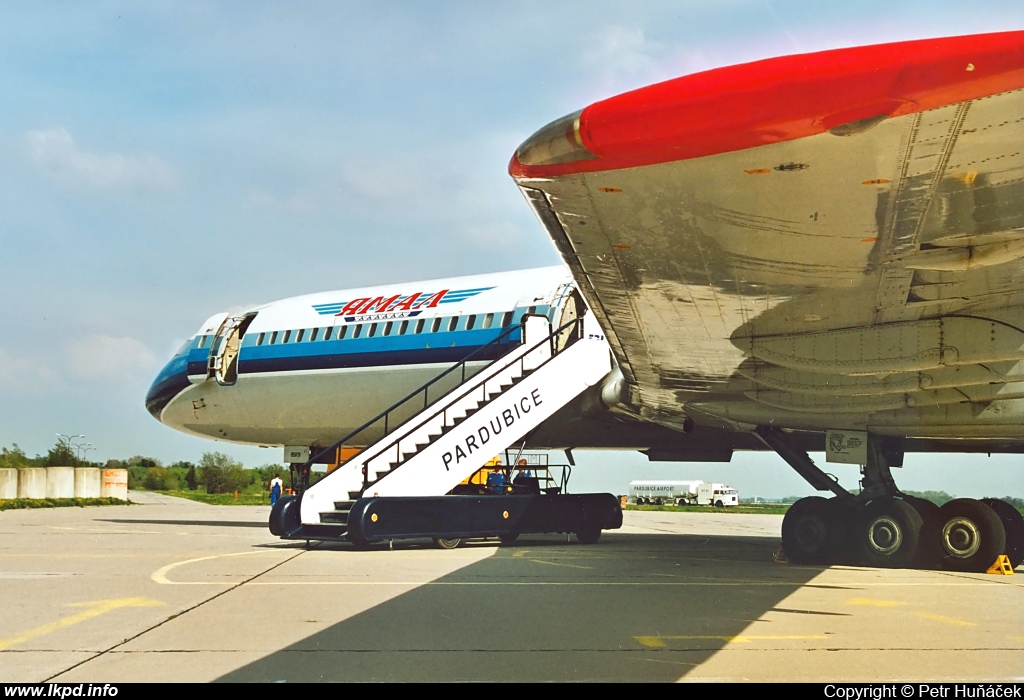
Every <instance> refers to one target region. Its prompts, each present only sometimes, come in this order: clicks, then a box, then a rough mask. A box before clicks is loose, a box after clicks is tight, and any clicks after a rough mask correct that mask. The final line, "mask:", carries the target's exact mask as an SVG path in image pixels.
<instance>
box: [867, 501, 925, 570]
mask: <svg viewBox="0 0 1024 700" xmlns="http://www.w3.org/2000/svg"><path fill="white" fill-rule="evenodd" d="M921 525H922V521H921V516H920V515H918V514H917V511H916V510H915V509H914V507H913V506H912V505H910V504H909V503H907V502H906V501H901V500H899V499H896V498H891V497H888V496H886V497H884V498H876V499H875V500H873V501H871V502H870V503H868V504H867V505H866V506H865V507H864V509H863V510H862V511H861V513H860V517H859V518H858V519H857V526H856V527H857V529H856V531H855V533H856V539H855V545H856V547H855V552H856V553H857V554H859V555H860V562H861V563H862V564H864V565H866V566H881V567H886V568H891V569H892V568H900V567H908V566H911V565H912V564H913V563H914V557H915V556H916V555H917V543H918V542H919V541H920V539H921Z"/></svg>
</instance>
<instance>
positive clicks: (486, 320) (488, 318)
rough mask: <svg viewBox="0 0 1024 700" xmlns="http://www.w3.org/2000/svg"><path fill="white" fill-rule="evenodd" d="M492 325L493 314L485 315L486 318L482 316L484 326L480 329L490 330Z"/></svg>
mask: <svg viewBox="0 0 1024 700" xmlns="http://www.w3.org/2000/svg"><path fill="white" fill-rule="evenodd" d="M493 323H494V314H487V315H486V316H484V325H483V326H481V328H484V329H487V328H490V327H491V325H492V324H493Z"/></svg>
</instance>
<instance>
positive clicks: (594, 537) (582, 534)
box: [576, 525, 601, 544]
mask: <svg viewBox="0 0 1024 700" xmlns="http://www.w3.org/2000/svg"><path fill="white" fill-rule="evenodd" d="M576 539H577V540H579V543H580V544H596V543H597V541H598V540H599V539H601V528H599V527H598V526H597V525H584V526H582V527H580V529H578V530H577V531H576Z"/></svg>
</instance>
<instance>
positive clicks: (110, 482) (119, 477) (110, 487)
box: [100, 469, 128, 501]
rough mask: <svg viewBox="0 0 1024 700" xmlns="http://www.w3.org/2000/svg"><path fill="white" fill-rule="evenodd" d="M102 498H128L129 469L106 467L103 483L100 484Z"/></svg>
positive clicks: (125, 499)
mask: <svg viewBox="0 0 1024 700" xmlns="http://www.w3.org/2000/svg"><path fill="white" fill-rule="evenodd" d="M100 496H101V497H102V498H120V499H121V500H123V501H127V500H128V470H127V469H104V470H103V483H102V484H100Z"/></svg>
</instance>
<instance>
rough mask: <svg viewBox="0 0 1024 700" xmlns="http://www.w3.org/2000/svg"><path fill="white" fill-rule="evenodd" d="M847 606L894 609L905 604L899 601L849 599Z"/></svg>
mask: <svg viewBox="0 0 1024 700" xmlns="http://www.w3.org/2000/svg"><path fill="white" fill-rule="evenodd" d="M846 604H847V605H870V606H873V607H876V608H896V607H899V606H900V605H906V603H904V602H902V601H899V600H878V599H876V598H850V599H849V600H848V601H846Z"/></svg>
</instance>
